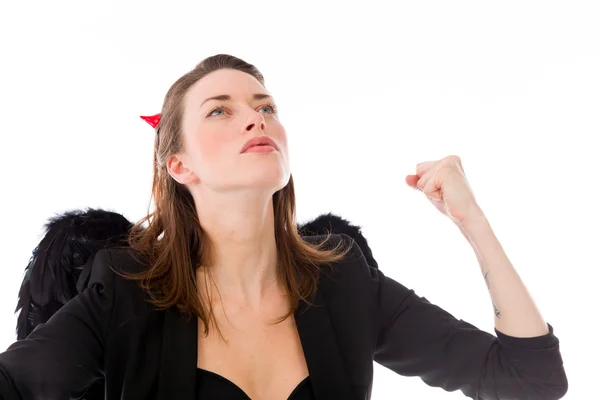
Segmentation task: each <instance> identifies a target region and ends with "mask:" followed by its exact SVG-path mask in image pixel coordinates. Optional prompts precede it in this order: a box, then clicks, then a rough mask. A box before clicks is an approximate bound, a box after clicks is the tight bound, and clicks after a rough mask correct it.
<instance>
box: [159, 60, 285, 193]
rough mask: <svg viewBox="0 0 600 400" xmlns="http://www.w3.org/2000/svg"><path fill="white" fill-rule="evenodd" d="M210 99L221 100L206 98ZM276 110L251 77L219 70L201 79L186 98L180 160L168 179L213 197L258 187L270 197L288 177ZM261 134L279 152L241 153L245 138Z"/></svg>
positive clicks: (283, 141) (270, 99)
mask: <svg viewBox="0 0 600 400" xmlns="http://www.w3.org/2000/svg"><path fill="white" fill-rule="evenodd" d="M257 95H258V96H257ZM215 96H220V99H211V98H212V97H215ZM275 111H276V110H275V109H274V100H273V98H271V97H270V93H269V92H268V91H267V90H266V89H265V88H264V87H263V86H262V85H261V84H260V82H258V81H257V80H256V79H255V78H254V77H253V76H252V75H249V74H246V73H244V72H241V71H238V70H234V69H222V70H218V71H215V72H212V73H210V74H209V75H207V76H205V77H204V78H202V79H200V80H199V81H198V82H196V83H195V84H194V85H193V86H192V87H191V88H190V89H189V90H188V92H187V95H186V99H185V108H184V113H183V121H182V123H183V135H184V137H183V146H184V150H183V153H182V154H178V155H177V157H176V158H177V160H179V161H174V162H173V163H172V162H169V164H170V170H171V171H172V175H173V172H175V173H179V174H180V176H185V177H186V179H187V180H186V181H185V182H183V181H182V180H181V179H178V181H180V182H181V183H187V184H192V185H194V184H199V185H200V187H203V188H204V189H211V190H212V191H217V192H219V191H225V190H231V189H243V188H257V189H264V190H267V191H270V192H272V193H275V192H276V191H278V190H279V189H281V188H283V187H284V186H285V185H286V184H287V183H288V181H289V177H290V171H289V160H288V148H287V136H286V133H285V129H284V128H283V126H282V125H281V123H280V122H279V119H278V115H277V114H276V112H275ZM265 135H266V136H268V137H270V138H271V139H273V140H274V141H275V143H276V144H277V146H278V148H279V150H278V151H274V152H270V153H256V152H248V153H240V150H241V148H242V146H243V145H244V143H245V142H246V141H247V140H248V139H250V138H253V137H257V136H265ZM272 193H271V194H272Z"/></svg>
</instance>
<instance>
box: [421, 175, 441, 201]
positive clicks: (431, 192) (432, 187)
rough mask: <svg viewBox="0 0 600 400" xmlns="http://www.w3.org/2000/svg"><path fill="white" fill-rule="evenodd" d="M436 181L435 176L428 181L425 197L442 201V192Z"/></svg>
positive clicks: (424, 190) (424, 189) (424, 191)
mask: <svg viewBox="0 0 600 400" xmlns="http://www.w3.org/2000/svg"><path fill="white" fill-rule="evenodd" d="M436 179H437V178H436V177H435V176H432V177H431V178H430V179H428V180H427V182H426V183H425V186H424V187H423V193H424V194H425V196H427V197H429V199H435V200H442V191H441V190H440V188H439V187H438V185H437V182H436Z"/></svg>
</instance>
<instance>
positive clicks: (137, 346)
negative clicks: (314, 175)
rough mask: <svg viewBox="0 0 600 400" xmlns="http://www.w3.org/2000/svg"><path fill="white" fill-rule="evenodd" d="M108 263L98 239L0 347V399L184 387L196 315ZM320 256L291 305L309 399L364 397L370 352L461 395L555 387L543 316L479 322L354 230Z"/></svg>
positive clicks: (551, 393)
mask: <svg viewBox="0 0 600 400" xmlns="http://www.w3.org/2000/svg"><path fill="white" fill-rule="evenodd" d="M315 238H317V239H322V238H321V237H316V236H315ZM333 238H334V240H347V241H351V240H352V239H351V238H350V237H349V236H347V235H345V234H335V235H333ZM111 266H112V267H114V268H119V269H121V270H129V271H131V270H136V269H139V268H142V267H143V266H142V265H140V263H138V262H136V261H135V260H134V259H133V258H132V257H131V254H130V253H129V252H128V251H126V250H102V251H100V252H99V253H98V254H97V256H96V257H95V258H94V265H93V268H92V269H91V271H92V272H91V277H90V283H89V286H88V288H87V289H86V290H85V291H83V292H82V293H81V294H79V295H78V296H77V297H75V298H74V299H73V300H71V301H70V302H69V303H67V304H66V305H65V306H64V307H63V308H61V309H60V310H59V311H58V312H57V313H56V314H54V315H53V316H52V318H51V319H50V320H49V321H48V322H47V323H46V324H42V325H39V326H38V327H37V328H36V329H35V330H34V331H33V332H32V333H31V334H30V335H29V336H28V337H27V338H26V339H24V340H21V341H18V342H16V343H14V344H13V345H11V346H10V347H9V348H8V349H7V351H5V352H4V353H1V354H0V397H1V398H2V399H11V400H12V399H68V398H78V397H80V396H82V395H83V394H84V393H85V391H86V390H87V388H88V387H90V385H91V384H92V383H93V382H94V381H96V380H98V379H103V378H104V379H105V383H106V398H107V399H108V400H117V399H135V400H141V399H157V400H167V399H169V400H170V399H178V400H193V399H194V398H195V397H194V396H195V394H194V387H195V376H196V360H197V348H198V346H197V343H198V342H197V335H198V325H197V320H196V319H195V318H192V319H191V320H186V319H185V318H184V317H183V316H182V314H180V313H179V312H178V311H177V310H176V309H175V308H172V309H169V310H165V311H157V310H154V309H153V308H152V307H151V305H150V303H148V302H147V301H146V296H145V294H144V292H143V291H142V290H141V289H140V288H139V286H138V285H137V284H136V283H135V282H132V281H128V280H125V279H123V278H121V277H120V276H118V275H117V274H115V273H114V272H113V271H112V269H111V268H110V267H111ZM332 266H333V269H331V270H329V269H326V268H325V269H323V273H322V275H321V278H320V281H319V287H318V291H317V293H316V295H315V296H314V298H313V300H312V302H313V303H314V305H313V306H308V305H307V304H306V303H302V304H301V306H300V308H299V309H298V311H297V312H296V313H295V318H296V323H297V327H298V332H299V335H300V339H301V342H302V347H303V349H304V355H305V357H306V361H307V364H308V369H309V374H310V380H311V382H312V385H313V387H314V391H315V394H316V398H317V399H318V400H327V399H346V400H350V399H369V398H370V395H371V384H372V379H373V361H376V362H378V363H379V364H381V365H384V366H386V367H387V368H390V369H391V370H393V371H395V372H396V373H398V374H400V375H404V376H419V377H420V378H421V379H422V380H423V381H424V382H425V383H426V384H427V385H430V386H436V387H440V388H442V389H443V390H446V391H455V390H461V391H462V392H463V393H464V394H465V395H466V396H467V397H470V398H473V399H540V400H541V399H543V400H550V399H559V398H561V397H562V396H563V395H564V393H565V392H566V390H567V378H566V375H565V371H564V369H563V363H562V359H561V355H560V351H559V346H558V339H557V337H556V336H555V335H554V334H553V329H552V326H551V325H548V326H549V329H550V333H549V334H547V335H544V336H540V337H535V338H516V337H511V336H507V335H504V334H502V333H500V332H499V331H496V335H497V337H496V336H494V335H491V334H489V333H487V332H484V331H482V330H479V329H477V328H476V327H474V326H473V325H471V324H469V323H467V322H465V321H463V320H458V319H456V318H454V317H453V316H452V315H450V314H449V313H448V312H446V311H444V310H443V309H441V308H440V307H438V306H436V305H434V304H431V303H430V302H429V301H428V300H427V299H426V298H424V297H420V296H418V295H416V294H415V292H414V291H413V290H409V289H407V288H406V287H404V286H403V285H401V284H400V283H398V282H396V281H394V280H392V279H390V278H387V277H386V276H385V275H384V274H383V273H382V272H381V271H380V270H379V269H377V268H374V267H372V266H370V265H368V263H367V261H366V259H365V257H364V255H363V252H362V251H361V248H360V247H359V246H358V245H357V244H356V242H353V247H352V251H351V252H349V253H348V255H347V256H346V257H345V259H344V260H343V262H339V263H336V264H333V265H332ZM401 397H402V395H401V394H400V393H399V396H398V398H401Z"/></svg>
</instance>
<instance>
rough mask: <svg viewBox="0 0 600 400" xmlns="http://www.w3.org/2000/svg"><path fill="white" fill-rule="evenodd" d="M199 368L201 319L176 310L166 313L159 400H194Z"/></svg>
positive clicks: (159, 374)
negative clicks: (199, 322) (199, 326)
mask: <svg viewBox="0 0 600 400" xmlns="http://www.w3.org/2000/svg"><path fill="white" fill-rule="evenodd" d="M197 365H198V320H197V319H196V318H195V317H191V318H190V319H189V320H187V319H186V318H185V316H184V315H183V314H182V313H180V312H179V311H178V310H177V309H176V308H175V307H171V308H169V309H168V310H166V311H165V324H164V327H163V344H162V350H161V363H160V369H159V373H158V391H157V395H156V399H157V400H171V399H182V400H193V399H194V395H195V389H196V366H197Z"/></svg>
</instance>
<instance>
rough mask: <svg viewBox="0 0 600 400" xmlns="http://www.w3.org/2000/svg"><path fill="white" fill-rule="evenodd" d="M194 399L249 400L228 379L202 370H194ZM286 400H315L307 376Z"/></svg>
mask: <svg viewBox="0 0 600 400" xmlns="http://www.w3.org/2000/svg"><path fill="white" fill-rule="evenodd" d="M196 398H198V399H208V400H212V399H222V400H251V399H250V396H248V395H247V394H246V392H244V391H243V390H242V389H241V388H240V387H239V386H238V385H236V384H235V383H233V382H232V381H230V380H229V379H227V378H225V377H224V376H221V375H219V374H216V373H214V372H212V371H207V370H205V369H202V368H197V369H196ZM282 400H283V399H282ZM287 400H315V394H314V393H313V390H312V386H311V384H310V378H309V377H308V376H307V377H306V378H305V379H303V380H302V382H300V383H299V384H298V386H296V388H295V389H294V390H293V391H292V393H290V395H289V396H288V398H287Z"/></svg>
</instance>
